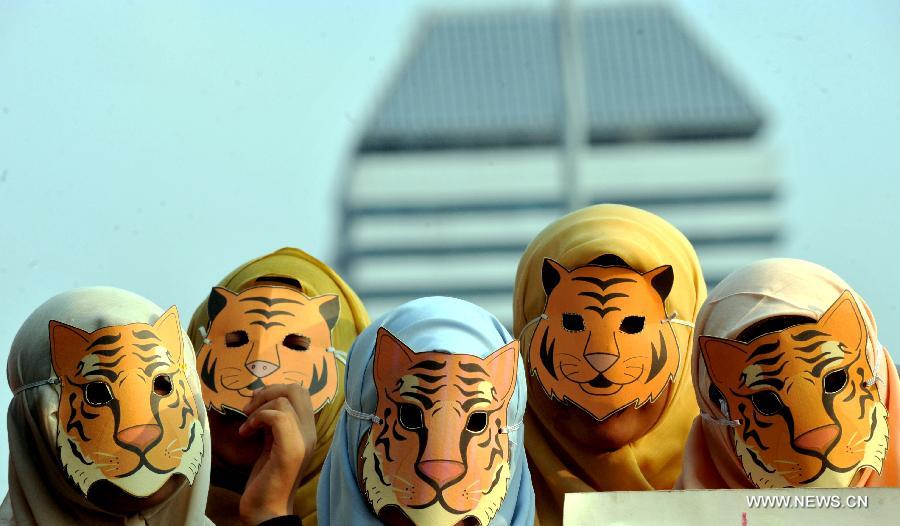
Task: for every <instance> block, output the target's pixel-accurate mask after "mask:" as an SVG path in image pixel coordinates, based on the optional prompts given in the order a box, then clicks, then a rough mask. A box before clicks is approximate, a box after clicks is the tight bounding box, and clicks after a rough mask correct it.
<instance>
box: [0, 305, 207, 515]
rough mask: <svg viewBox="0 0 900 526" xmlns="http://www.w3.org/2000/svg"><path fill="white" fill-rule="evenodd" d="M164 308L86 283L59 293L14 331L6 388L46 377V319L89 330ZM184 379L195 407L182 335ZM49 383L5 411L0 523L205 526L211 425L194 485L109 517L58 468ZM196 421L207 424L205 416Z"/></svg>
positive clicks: (189, 356) (148, 318)
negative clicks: (5, 470)
mask: <svg viewBox="0 0 900 526" xmlns="http://www.w3.org/2000/svg"><path fill="white" fill-rule="evenodd" d="M162 312H163V310H162V309H160V308H159V307H157V306H156V305H154V304H153V303H151V302H150V301H148V300H146V299H144V298H142V297H141V296H138V295H136V294H133V293H131V292H127V291H124V290H120V289H115V288H107V287H92V288H83V289H75V290H71V291H69V292H64V293H62V294H59V295H57V296H54V297H53V298H51V299H49V300H48V301H47V302H46V303H44V304H43V305H41V306H40V307H38V308H37V310H35V311H34V312H33V313H32V314H31V316H29V317H28V319H27V320H25V323H24V324H23V325H22V327H21V328H20V329H19V332H18V334H16V338H15V340H14V341H13V344H12V348H11V349H10V353H9V360H8V362H7V378H8V381H9V387H10V389H11V390H12V391H13V392H15V390H16V389H18V388H20V387H22V386H25V385H27V384H30V383H32V382H40V381H42V380H46V379H48V378H50V377H51V376H52V370H51V369H52V367H51V365H50V337H49V330H48V325H49V323H50V320H57V321H61V322H63V323H67V324H69V325H72V326H75V327H78V328H80V329H82V330H85V331H89V332H93V331H95V330H97V329H99V328H101V327H108V326H112V325H124V324H128V323H153V322H155V321H156V320H157V318H159V316H160V314H162ZM183 339H184V345H185V353H184V356H185V362H186V363H187V365H188V367H189V371H188V378H189V379H190V381H191V388H192V389H193V391H194V395H195V397H196V403H197V406H198V407H202V406H203V400H202V399H201V398H200V383H199V381H198V379H197V373H196V372H195V371H194V360H193V356H194V355H193V353H192V352H190V351H191V349H192V347H191V343H190V340H188V338H187V336H186V335H185V336H184V338H183ZM56 387H57V386H54V385H47V384H44V385H41V386H39V387H33V388H28V389H24V390H23V391H21V392H19V393H18V394H16V395H15V396H13V399H12V402H11V403H10V405H9V412H8V413H7V428H8V432H9V493H8V494H7V496H6V498H5V499H4V500H3V504H2V507H0V524H15V525H22V526H31V525H38V524H40V525H45V524H52V525H54V526H61V525H83V524H91V525H100V526H105V525H125V526H144V525H147V526H155V525H167V524H186V525H199V524H211V522H210V521H209V520H208V519H207V518H206V516H205V515H204V510H205V509H206V495H207V492H208V491H209V469H210V461H209V458H210V457H209V451H210V445H209V430H208V429H206V432H205V433H204V435H203V451H204V456H203V462H202V463H201V465H200V471H199V472H198V473H197V475H196V477H195V479H194V484H193V486H188V485H187V484H184V485H182V487H181V488H180V489H178V490H177V491H176V493H175V494H174V495H172V497H170V498H169V499H168V500H167V501H166V502H163V503H162V504H159V505H157V506H155V507H154V508H151V509H149V510H146V511H144V512H141V513H139V514H137V515H133V516H129V517H123V516H119V515H112V514H109V513H106V512H104V511H102V510H100V509H99V508H98V507H96V506H95V505H93V504H92V503H91V502H89V501H88V500H87V499H85V498H84V497H83V496H82V494H81V493H80V492H79V491H78V490H77V489H76V488H75V487H74V485H73V484H72V483H70V482H69V480H68V479H67V477H66V474H65V472H64V471H63V469H62V467H61V465H60V461H59V454H58V452H57V447H56V418H57V416H56V415H57V410H58V407H59V392H58V391H57V389H56ZM200 415H201V416H200V419H201V422H202V424H203V426H204V427H207V423H206V413H204V412H202V411H201V412H200Z"/></svg>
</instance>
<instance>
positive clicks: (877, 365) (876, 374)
mask: <svg viewBox="0 0 900 526" xmlns="http://www.w3.org/2000/svg"><path fill="white" fill-rule="evenodd" d="M869 341H871V339H870V340H869ZM872 348H873V349H874V350H875V367H874V369H873V371H872V378H869V379H868V380H866V381H865V382H863V385H865V386H866V387H872V386H873V385H875V384H876V383H877V382H878V381H879V380H881V381H882V382H884V378H882V377H881V374H880V372H879V371H881V354H882V353H883V352H884V348H883V347H882V346H881V343H880V342H877V341H876V342H875V344H874V345H872Z"/></svg>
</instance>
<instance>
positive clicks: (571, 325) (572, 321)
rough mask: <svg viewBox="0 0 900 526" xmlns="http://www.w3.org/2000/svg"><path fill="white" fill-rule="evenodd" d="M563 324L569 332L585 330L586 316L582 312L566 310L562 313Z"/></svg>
mask: <svg viewBox="0 0 900 526" xmlns="http://www.w3.org/2000/svg"><path fill="white" fill-rule="evenodd" d="M562 326H563V329H565V330H567V331H569V332H581V331H583V330H584V318H582V317H581V314H576V313H574V312H565V313H563V315H562Z"/></svg>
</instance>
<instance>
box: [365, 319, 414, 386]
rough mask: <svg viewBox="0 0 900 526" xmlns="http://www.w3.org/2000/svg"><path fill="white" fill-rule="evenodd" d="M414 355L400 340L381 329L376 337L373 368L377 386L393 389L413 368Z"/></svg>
mask: <svg viewBox="0 0 900 526" xmlns="http://www.w3.org/2000/svg"><path fill="white" fill-rule="evenodd" d="M414 355H415V353H414V352H413V350H412V349H410V348H409V347H407V346H406V344H405V343H403V342H401V341H400V339H399V338H397V337H396V336H394V335H393V334H391V333H390V331H388V330H387V329H385V328H384V327H380V328H379V329H378V336H376V337H375V359H374V364H373V366H372V373H373V375H374V376H375V385H376V386H377V387H379V388H380V389H389V388H393V387H394V384H395V383H396V381H397V378H399V377H400V376H402V375H403V374H405V373H406V371H408V370H409V368H410V367H411V366H412V363H413V360H414V359H415V356H414Z"/></svg>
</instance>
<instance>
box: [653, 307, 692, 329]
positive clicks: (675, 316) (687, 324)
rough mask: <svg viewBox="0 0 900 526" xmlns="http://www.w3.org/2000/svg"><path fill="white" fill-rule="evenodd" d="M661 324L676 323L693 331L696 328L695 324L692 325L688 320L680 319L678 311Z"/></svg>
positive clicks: (673, 312)
mask: <svg viewBox="0 0 900 526" xmlns="http://www.w3.org/2000/svg"><path fill="white" fill-rule="evenodd" d="M660 323H676V324H678V325H684V326H685V327H690V328H692V329H693V328H694V324H693V323H691V322H689V321H687V320H682V319H679V318H678V312H676V311H672V314H669V316H668V317H667V318H666V319H664V320H663V321H661V322H660Z"/></svg>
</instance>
